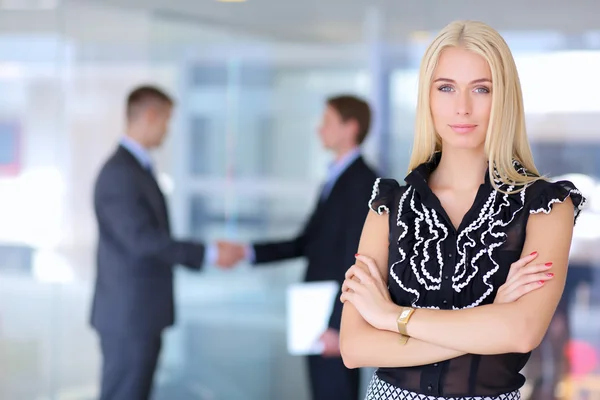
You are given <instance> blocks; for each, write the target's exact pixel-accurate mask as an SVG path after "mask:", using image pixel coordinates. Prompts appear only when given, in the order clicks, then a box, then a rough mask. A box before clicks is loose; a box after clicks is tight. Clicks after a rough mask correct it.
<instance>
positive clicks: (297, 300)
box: [287, 281, 340, 355]
mask: <svg viewBox="0 0 600 400" xmlns="http://www.w3.org/2000/svg"><path fill="white" fill-rule="evenodd" d="M339 289H340V285H339V283H338V282H336V281H322V282H307V283H297V284H293V285H290V286H289V287H288V290H287V346H288V352H289V353H290V354H291V355H309V354H321V353H322V352H323V345H322V344H321V343H320V342H319V337H320V336H321V334H322V333H323V332H325V330H327V327H328V325H329V317H330V316H331V312H332V310H333V303H334V302H335V301H339V299H338V298H337V294H338V290H339Z"/></svg>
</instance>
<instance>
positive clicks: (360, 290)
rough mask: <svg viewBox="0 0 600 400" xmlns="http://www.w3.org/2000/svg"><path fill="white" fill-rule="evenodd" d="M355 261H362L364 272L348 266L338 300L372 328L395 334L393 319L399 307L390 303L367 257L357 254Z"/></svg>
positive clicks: (379, 278)
mask: <svg viewBox="0 0 600 400" xmlns="http://www.w3.org/2000/svg"><path fill="white" fill-rule="evenodd" d="M356 259H357V260H358V261H362V262H363V263H364V264H365V265H366V266H367V269H365V268H363V267H360V266H359V265H356V264H355V265H353V266H352V267H350V269H349V270H348V271H347V272H346V279H345V280H344V284H343V285H342V295H341V296H340V300H341V301H342V303H345V302H346V301H347V302H349V303H351V304H352V305H353V306H354V307H355V308H356V309H357V310H358V312H359V313H360V315H361V316H362V317H363V318H364V319H365V321H367V322H368V323H369V324H371V325H372V326H373V327H375V328H377V329H380V330H390V331H392V332H397V331H398V329H397V327H396V318H397V316H398V314H399V312H400V307H399V306H397V305H396V304H394V302H393V301H392V300H391V297H390V292H389V290H388V288H387V285H386V284H385V282H384V280H383V278H382V276H381V273H380V272H379V268H377V265H376V264H375V261H374V260H373V259H372V258H370V257H367V256H363V255H358V254H357V255H356Z"/></svg>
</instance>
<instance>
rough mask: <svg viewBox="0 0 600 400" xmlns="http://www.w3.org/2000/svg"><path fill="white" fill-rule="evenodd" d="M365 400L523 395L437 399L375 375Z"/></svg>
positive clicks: (504, 399)
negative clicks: (403, 387) (398, 386)
mask: <svg viewBox="0 0 600 400" xmlns="http://www.w3.org/2000/svg"><path fill="white" fill-rule="evenodd" d="M365 400H521V393H520V392H519V391H518V390H517V391H514V392H511V393H506V394H501V395H500V396H495V397H489V396H486V397H436V396H427V395H425V394H419V393H415V392H411V391H408V390H403V389H400V388H397V387H396V386H394V385H391V384H389V383H387V382H385V381H382V380H381V379H379V377H378V376H377V374H376V373H375V374H373V378H372V379H371V383H369V388H368V389H367V397H366V399H365Z"/></svg>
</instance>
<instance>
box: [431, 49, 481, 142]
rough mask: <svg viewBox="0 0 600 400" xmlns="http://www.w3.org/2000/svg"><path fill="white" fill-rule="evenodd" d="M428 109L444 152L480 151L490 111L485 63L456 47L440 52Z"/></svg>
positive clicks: (473, 54) (477, 56) (475, 55)
mask: <svg viewBox="0 0 600 400" xmlns="http://www.w3.org/2000/svg"><path fill="white" fill-rule="evenodd" d="M430 107H431V115H432V117H433V123H434V126H435V130H436V132H437V133H438V135H439V136H440V137H441V139H442V147H443V148H444V149H447V148H449V147H450V148H457V149H479V148H481V149H483V146H484V143H485V136H486V132H487V128H488V124H489V121H490V111H491V108H492V72H491V70H490V67H489V65H488V63H487V62H486V61H485V59H484V58H483V57H481V56H480V55H478V54H475V53H473V52H471V51H468V50H465V49H463V48H460V47H450V48H447V49H444V50H443V51H442V53H441V54H440V58H439V60H438V64H437V67H436V69H435V71H434V74H433V82H432V84H431V89H430Z"/></svg>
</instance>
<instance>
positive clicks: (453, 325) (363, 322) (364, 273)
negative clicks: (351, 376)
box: [340, 21, 585, 400]
mask: <svg viewBox="0 0 600 400" xmlns="http://www.w3.org/2000/svg"><path fill="white" fill-rule="evenodd" d="M409 170H410V172H409V175H408V176H407V177H406V183H407V184H406V185H404V186H400V185H399V184H398V183H397V182H396V181H395V180H390V179H383V180H379V179H378V180H377V181H376V183H375V186H374V188H373V196H372V198H371V202H370V203H369V206H370V208H371V210H373V212H371V213H369V215H368V217H367V219H366V221H365V225H364V228H363V233H362V236H361V239H360V245H359V250H358V252H359V254H357V263H356V264H355V265H353V266H352V267H351V268H350V269H349V270H348V272H347V274H346V280H345V281H344V285H343V293H342V296H341V301H342V302H344V310H343V317H342V326H341V336H340V344H341V352H342V357H343V360H344V363H345V364H346V365H347V366H348V367H350V368H357V367H366V366H370V367H377V368H378V369H377V371H376V373H375V375H374V376H373V379H372V380H371V383H370V386H369V389H368V394H367V399H411V400H414V399H427V400H431V399H436V400H437V399H466V398H468V399H478V400H481V399H486V400H492V399H519V398H520V395H519V388H520V387H521V386H522V385H523V384H524V381H525V378H524V377H523V376H522V375H521V374H520V371H521V369H522V368H523V366H524V365H525V364H526V362H527V359H528V358H529V354H530V352H531V350H532V349H534V348H535V347H536V346H537V345H538V344H539V343H540V341H541V340H542V338H543V337H544V334H545V332H546V329H547V328H548V324H549V322H550V320H551V318H552V315H553V314H554V311H555V308H556V306H557V304H558V301H559V299H560V297H561V293H562V291H563V286H564V283H565V278H566V273H567V260H568V254H569V248H570V244H571V237H572V232H573V225H574V221H575V219H576V218H577V216H578V214H579V211H580V210H581V208H582V206H583V204H584V201H585V200H584V198H583V197H582V196H581V193H580V192H579V191H578V190H577V189H576V188H575V187H574V186H573V184H572V183H571V182H568V181H562V182H557V183H551V182H549V181H547V180H546V179H544V178H543V177H540V175H539V173H538V171H537V170H536V168H535V165H534V163H533V157H532V154H531V150H530V147H529V143H528V140H527V134H526V131H525V117H524V111H523V99H522V95H521V87H520V83H519V78H518V74H517V69H516V67H515V63H514V60H513V57H512V55H511V52H510V50H509V48H508V46H507V44H506V43H505V41H504V40H503V39H502V37H501V36H500V35H499V34H498V33H497V32H496V31H495V30H493V29H492V28H490V27H489V26H487V25H485V24H483V23H480V22H472V21H466V22H465V21H460V22H453V23H451V24H449V25H448V26H446V27H445V28H444V29H443V30H442V31H441V32H440V34H439V35H438V36H437V37H436V38H435V39H434V41H433V43H431V45H430V46H429V48H428V49H427V51H426V53H425V56H424V58H423V61H422V65H421V70H420V84H419V99H418V106H417V122H416V132H415V140H414V147H413V154H412V157H411V161H410V166H409Z"/></svg>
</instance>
